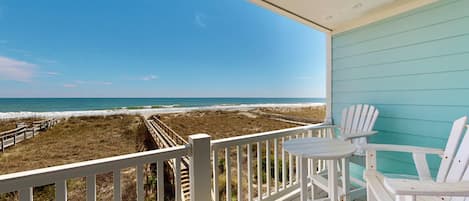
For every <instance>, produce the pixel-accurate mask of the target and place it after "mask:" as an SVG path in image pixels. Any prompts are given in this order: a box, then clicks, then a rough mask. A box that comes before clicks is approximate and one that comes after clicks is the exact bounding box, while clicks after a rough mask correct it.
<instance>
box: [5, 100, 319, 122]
mask: <svg viewBox="0 0 469 201" xmlns="http://www.w3.org/2000/svg"><path fill="white" fill-rule="evenodd" d="M322 105H325V104H324V103H288V104H240V105H214V106H203V107H168V108H148V109H135V110H129V109H117V110H89V111H63V112H1V113H0V119H18V118H31V117H36V118H68V117H79V116H107V115H121V114H128V115H143V116H150V115H154V114H164V113H178V112H189V111H194V110H249V109H254V108H265V107H311V106H322Z"/></svg>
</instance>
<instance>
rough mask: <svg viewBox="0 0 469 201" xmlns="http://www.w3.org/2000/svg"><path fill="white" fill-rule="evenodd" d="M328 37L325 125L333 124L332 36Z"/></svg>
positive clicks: (327, 34) (328, 35)
mask: <svg viewBox="0 0 469 201" xmlns="http://www.w3.org/2000/svg"><path fill="white" fill-rule="evenodd" d="M325 37H326V119H325V120H324V122H325V123H328V124H332V123H333V122H332V34H331V33H325Z"/></svg>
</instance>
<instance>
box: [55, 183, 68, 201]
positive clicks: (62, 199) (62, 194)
mask: <svg viewBox="0 0 469 201" xmlns="http://www.w3.org/2000/svg"><path fill="white" fill-rule="evenodd" d="M55 200H57V201H66V200H67V180H63V181H58V182H56V183H55Z"/></svg>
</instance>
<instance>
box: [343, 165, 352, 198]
mask: <svg viewBox="0 0 469 201" xmlns="http://www.w3.org/2000/svg"><path fill="white" fill-rule="evenodd" d="M349 162H350V161H349V159H348V158H344V159H342V188H343V191H344V192H343V193H344V196H343V199H342V200H341V201H349V200H350V174H349V168H350V167H349Z"/></svg>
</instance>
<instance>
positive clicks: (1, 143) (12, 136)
mask: <svg viewBox="0 0 469 201" xmlns="http://www.w3.org/2000/svg"><path fill="white" fill-rule="evenodd" d="M57 122H58V120H57V119H47V120H42V121H35V122H33V123H32V124H31V127H28V126H27V125H26V124H23V125H21V126H20V125H17V126H18V128H15V129H11V130H8V131H3V132H0V150H1V151H2V152H3V151H5V149H6V148H7V147H10V146H14V145H16V144H17V143H18V142H21V141H23V140H26V139H29V138H31V137H34V136H35V135H36V134H37V133H36V131H38V130H39V131H40V130H45V129H48V128H50V127H52V126H54V125H55V124H56V123H57Z"/></svg>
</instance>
